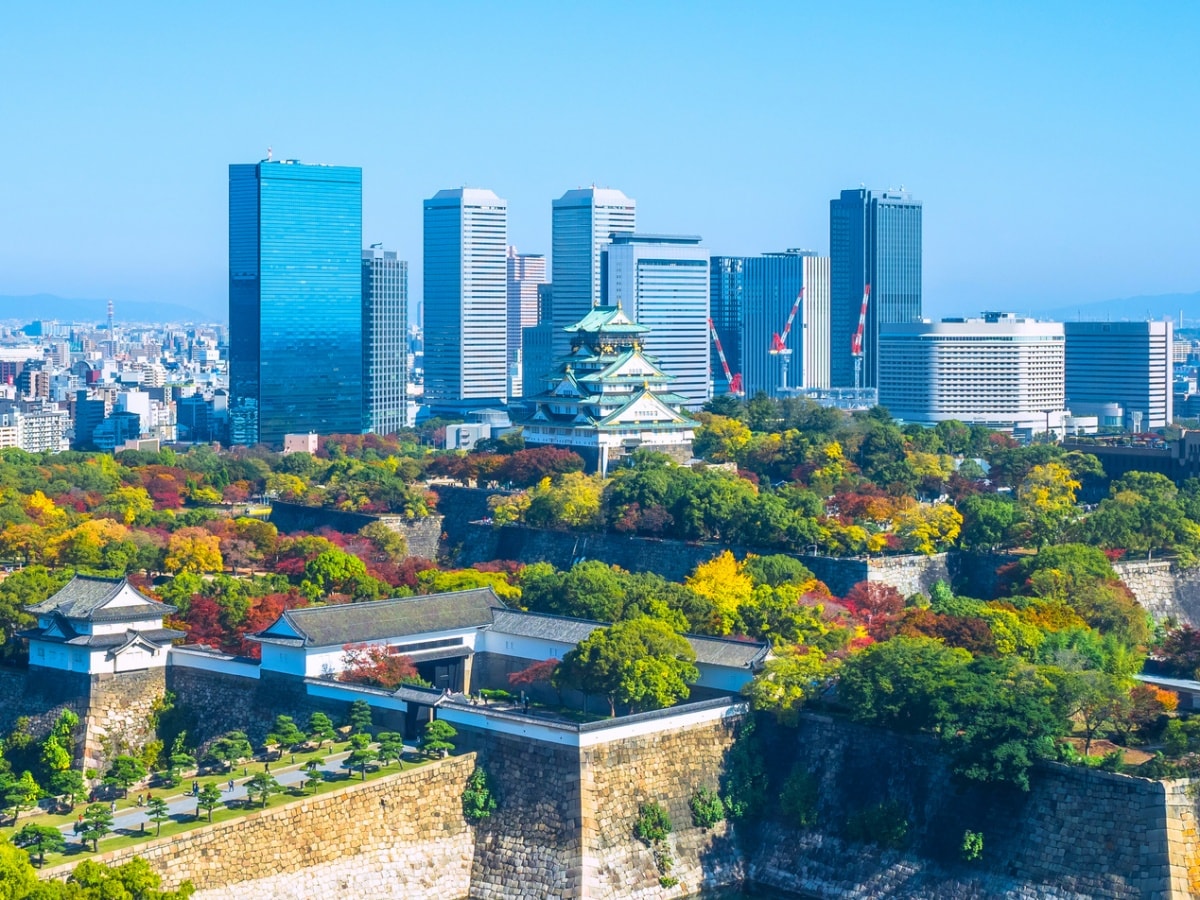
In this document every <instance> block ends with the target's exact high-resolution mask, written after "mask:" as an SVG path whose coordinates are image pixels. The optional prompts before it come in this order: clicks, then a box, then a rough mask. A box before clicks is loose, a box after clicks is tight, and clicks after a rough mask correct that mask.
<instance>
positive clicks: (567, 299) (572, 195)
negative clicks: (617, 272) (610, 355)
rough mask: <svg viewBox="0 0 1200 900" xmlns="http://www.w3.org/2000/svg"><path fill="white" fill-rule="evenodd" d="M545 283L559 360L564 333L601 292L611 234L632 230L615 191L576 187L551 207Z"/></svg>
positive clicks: (633, 222) (632, 207)
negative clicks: (549, 287)
mask: <svg viewBox="0 0 1200 900" xmlns="http://www.w3.org/2000/svg"><path fill="white" fill-rule="evenodd" d="M552 213H553V219H552V223H551V226H552V232H553V233H552V236H551V251H552V252H551V254H550V282H551V283H552V284H553V285H554V311H553V322H554V339H553V340H554V343H553V348H554V353H555V356H558V357H561V356H565V355H566V354H567V352H568V351H569V349H570V339H569V337H568V336H567V333H566V332H565V331H563V329H564V328H569V327H570V326H572V325H574V324H575V323H576V322H579V321H580V320H581V319H583V317H584V316H586V315H587V314H588V313H589V312H590V311H591V309H592V307H593V306H596V305H597V304H598V303H599V302H600V298H601V295H602V293H603V291H604V288H603V285H602V284H601V277H600V254H601V251H602V250H603V249H604V247H605V246H606V245H607V244H608V243H609V240H610V238H611V235H612V234H613V232H617V231H625V232H631V231H634V230H635V228H636V226H637V204H636V202H635V201H633V200H631V199H629V198H628V197H626V196H625V195H624V194H623V193H621V192H620V191H618V190H613V189H611V188H598V187H596V186H595V185H592V186H591V187H589V188H579V189H577V190H573V191H567V192H566V193H565V194H563V195H562V196H561V197H559V198H558V199H557V200H555V201H554V203H553V208H552Z"/></svg>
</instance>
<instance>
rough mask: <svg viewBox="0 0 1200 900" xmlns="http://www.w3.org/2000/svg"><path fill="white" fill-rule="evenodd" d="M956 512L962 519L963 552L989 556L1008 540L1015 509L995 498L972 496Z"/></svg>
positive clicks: (989, 495) (997, 497) (1014, 517)
mask: <svg viewBox="0 0 1200 900" xmlns="http://www.w3.org/2000/svg"><path fill="white" fill-rule="evenodd" d="M959 510H960V512H961V513H962V517H963V524H962V535H961V538H960V542H961V544H962V547H963V549H965V550H985V551H987V552H989V553H991V552H993V551H994V550H995V549H996V548H997V547H999V546H1001V545H1002V544H1004V543H1005V542H1006V541H1007V540H1008V536H1009V533H1010V532H1011V530H1012V527H1013V523H1014V522H1015V521H1016V513H1017V508H1016V506H1015V505H1014V504H1013V503H1012V502H1011V501H1010V500H1007V499H1005V498H1003V497H1002V496H1000V495H998V494H971V495H970V496H968V497H966V498H965V499H964V500H963V502H962V505H961V506H960V508H959Z"/></svg>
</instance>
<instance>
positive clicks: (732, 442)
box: [694, 413, 751, 463]
mask: <svg viewBox="0 0 1200 900" xmlns="http://www.w3.org/2000/svg"><path fill="white" fill-rule="evenodd" d="M700 417H701V421H702V422H703V423H704V427H703V428H700V429H698V430H697V431H696V441H695V445H694V449H695V452H696V455H697V456H702V457H704V458H705V459H709V460H712V461H713V462H718V463H726V462H736V461H737V459H738V456H739V454H740V453H741V451H742V450H744V449H745V448H746V445H747V444H749V443H750V437H751V434H750V429H749V428H747V427H746V426H745V424H743V423H742V422H740V421H738V420H737V419H734V418H731V417H729V416H718V415H715V414H713V413H701V414H700Z"/></svg>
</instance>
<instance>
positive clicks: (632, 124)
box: [0, 0, 1200, 315]
mask: <svg viewBox="0 0 1200 900" xmlns="http://www.w3.org/2000/svg"><path fill="white" fill-rule="evenodd" d="M1198 48H1200V4H1198V3H1195V2H1191V0H1188V2H1172V0H1164V2H1159V3H1154V4H1133V3H1106V2H1093V3H1086V4H1085V3H1075V2H1053V3H1045V2H1042V3H1015V2H1014V3H1004V4H1001V3H962V4H951V3H947V2H943V3H903V4H899V3H897V4H882V3H878V4H876V3H865V2H845V3H842V2H839V3H828V2H822V3H807V2H804V3H801V2H789V3H767V2H760V3H740V4H732V3H724V4H718V3H684V2H640V3H637V2H621V0H616V2H606V3H592V4H576V3H523V2H516V0H511V2H506V3H502V4H501V3H454V2H445V3H425V4H415V3H413V4H402V3H359V4H334V3H307V2H302V0H295V2H290V3H272V2H256V3H245V2H241V3H228V4H226V3H220V2H208V3H203V4H200V3H163V2H159V3H154V4H132V3H121V2H114V3H109V4H94V3H82V2H80V3H68V2H60V3H44V4H43V3H33V2H22V3H18V2H16V0H13V2H9V3H6V4H0V85H2V86H3V87H2V89H0V173H2V174H0V294H29V293H36V292H43V291H44V292H49V293H56V294H60V295H63V296H71V297H113V298H115V299H117V300H118V302H119V301H120V300H121V299H126V300H141V301H153V300H161V301H170V302H175V303H181V304H185V305H189V306H193V307H196V308H200V309H205V310H211V311H213V312H218V311H221V310H223V309H224V307H225V305H226V302H227V299H226V298H227V289H226V284H227V261H226V251H227V196H226V189H227V175H228V169H227V166H228V164H229V163H231V162H253V161H256V160H258V159H260V158H262V157H263V156H264V155H265V153H266V149H267V147H268V146H271V147H273V148H274V151H275V154H276V156H277V157H280V156H281V157H294V158H299V159H301V160H303V161H308V162H328V163H338V164H345V165H360V166H362V167H363V170H364V173H363V179H364V192H363V193H364V197H363V207H364V222H363V240H364V242H366V243H370V242H373V241H383V242H384V243H385V245H387V246H389V247H394V248H396V249H398V250H399V251H400V253H401V255H402V256H403V257H404V258H407V259H408V260H410V265H411V268H412V276H413V277H412V285H411V286H412V289H413V291H414V293H415V294H417V295H419V291H420V283H421V281H420V253H421V200H422V198H425V197H428V196H431V195H432V194H433V193H434V192H435V191H437V190H438V189H440V188H443V187H454V186H458V185H463V184H467V185H472V186H480V187H489V188H491V189H493V190H495V191H496V192H497V193H498V194H500V195H501V196H502V197H505V198H507V200H508V202H509V236H510V242H512V243H514V244H516V245H517V246H518V248H519V249H521V250H522V251H526V252H548V251H549V245H550V202H551V200H552V199H553V198H554V197H557V196H560V195H561V194H562V192H563V191H564V190H567V189H569V188H573V187H577V186H581V185H586V184H589V183H593V182H594V183H596V184H600V185H607V186H611V187H619V188H621V189H622V190H624V191H625V192H626V193H627V194H629V195H630V196H632V197H634V198H636V199H637V202H638V224H639V228H640V229H641V230H645V231H658V232H672V231H679V232H688V233H696V234H701V235H703V237H704V239H705V245H706V246H707V247H709V248H710V249H711V250H712V251H713V252H714V253H755V252H761V251H764V250H776V249H783V248H785V247H809V248H813V249H816V250H819V251H821V252H828V244H829V234H828V231H829V224H828V222H829V211H828V210H829V207H828V201H829V199H830V198H831V197H833V196H835V195H836V194H837V192H838V191H839V190H840V189H842V188H849V187H857V186H858V185H859V184H866V185H867V186H869V187H880V188H887V187H899V186H900V185H904V186H905V187H906V188H907V189H909V190H910V191H912V192H913V193H914V194H915V195H917V196H918V197H920V198H921V199H922V200H923V201H924V204H925V232H924V239H925V279H924V280H925V308H926V314H932V315H942V314H951V313H960V314H961V313H969V312H975V311H978V310H980V309H984V308H997V307H1003V308H1009V309H1017V310H1020V311H1028V310H1033V311H1036V310H1037V309H1039V308H1048V307H1054V306H1062V305H1069V304H1076V303H1087V302H1090V301H1097V300H1104V299H1108V298H1112V297H1122V296H1133V295H1140V294H1159V293H1171V292H1190V291H1196V290H1200V247H1198V243H1200V240H1198V239H1200V228H1198V227H1197V218H1196V213H1195V205H1196V200H1197V197H1200V165H1197V158H1198V148H1200V49H1198ZM13 312H14V313H17V312H18V311H16V310H14V311H13Z"/></svg>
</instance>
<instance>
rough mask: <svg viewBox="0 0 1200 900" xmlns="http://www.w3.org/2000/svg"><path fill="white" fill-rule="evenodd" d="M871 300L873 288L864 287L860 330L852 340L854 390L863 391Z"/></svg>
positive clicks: (859, 314)
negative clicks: (868, 312)
mask: <svg viewBox="0 0 1200 900" xmlns="http://www.w3.org/2000/svg"><path fill="white" fill-rule="evenodd" d="M870 298H871V286H870V285H869V284H868V285H866V286H864V287H863V302H862V309H860V310H859V311H858V330H857V331H855V332H854V337H853V338H851V339H850V355H851V356H853V357H854V389H855V390H856V391H861V390H862V367H863V335H864V333H865V332H866V330H867V301H868V300H869V299H870Z"/></svg>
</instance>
